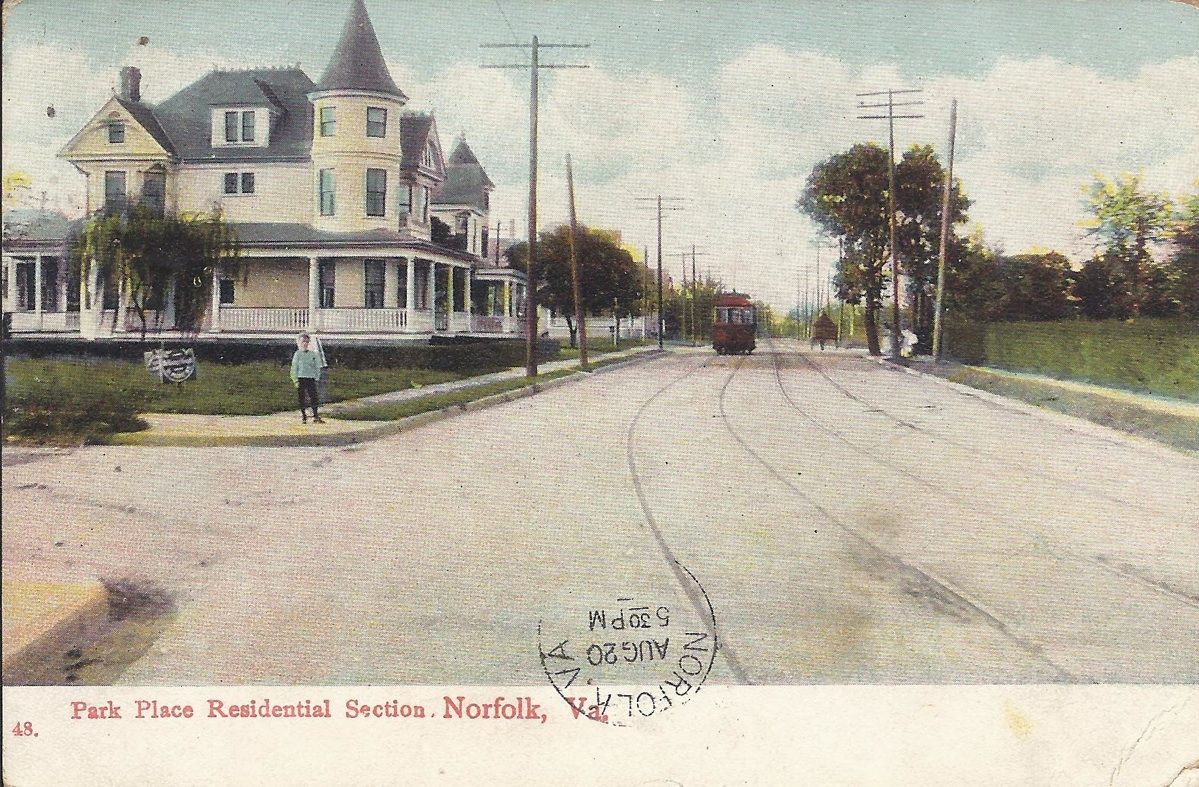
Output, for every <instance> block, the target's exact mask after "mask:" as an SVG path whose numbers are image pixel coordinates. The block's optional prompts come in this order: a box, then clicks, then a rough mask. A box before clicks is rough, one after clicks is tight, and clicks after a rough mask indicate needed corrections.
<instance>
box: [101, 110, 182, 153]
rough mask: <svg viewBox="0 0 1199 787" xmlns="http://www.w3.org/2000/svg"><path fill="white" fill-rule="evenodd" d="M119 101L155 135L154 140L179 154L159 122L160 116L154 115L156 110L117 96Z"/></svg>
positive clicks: (148, 131)
mask: <svg viewBox="0 0 1199 787" xmlns="http://www.w3.org/2000/svg"><path fill="white" fill-rule="evenodd" d="M116 100H117V103H118V104H120V105H121V106H122V107H123V108H124V110H125V111H126V112H128V113H129V114H130V115H132V116H133V119H134V120H136V121H137V122H138V123H140V124H141V125H142V128H144V129H145V130H146V133H148V134H149V135H150V136H152V137H154V141H155V142H157V143H158V144H159V145H162V149H163V150H165V151H166V152H167V153H170V154H171V155H172V156H177V155H179V153H178V151H176V150H175V146H174V145H172V144H171V139H170V137H168V136H167V133H166V131H165V130H164V129H163V127H162V124H161V123H159V122H158V118H157V117H156V116H155V115H154V110H153V109H151V108H150V107H148V106H146V105H145V104H143V103H141V102H137V101H128V100H126V99H123V98H121V97H120V96H116Z"/></svg>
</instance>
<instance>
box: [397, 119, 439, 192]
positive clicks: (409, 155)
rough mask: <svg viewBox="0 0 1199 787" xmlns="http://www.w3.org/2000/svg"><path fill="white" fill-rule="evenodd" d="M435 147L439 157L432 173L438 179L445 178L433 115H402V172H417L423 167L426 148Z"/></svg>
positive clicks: (434, 163)
mask: <svg viewBox="0 0 1199 787" xmlns="http://www.w3.org/2000/svg"><path fill="white" fill-rule="evenodd" d="M430 144H431V145H433V147H434V149H435V150H436V151H437V154H438V155H437V157H436V159H437V160H435V161H434V162H433V165H434V166H433V169H432V170H428V169H427V168H425V169H426V171H431V172H432V173H433V174H435V175H436V176H437V177H438V178H442V177H444V176H445V162H444V161H442V160H441V144H440V143H439V142H438V140H437V123H436V121H434V120H433V116H432V115H426V114H423V113H418V112H405V113H404V114H402V115H400V151H401V154H402V156H401V159H400V170H401V171H404V172H416V171H417V170H419V169H422V167H421V159H422V158H423V156H424V153H425V148H426V147H428V146H429V145H430Z"/></svg>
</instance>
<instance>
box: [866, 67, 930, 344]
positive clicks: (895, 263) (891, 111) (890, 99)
mask: <svg viewBox="0 0 1199 787" xmlns="http://www.w3.org/2000/svg"><path fill="white" fill-rule="evenodd" d="M920 92H923V91H921V90H920V89H919V88H916V89H912V90H879V91H876V92H873V93H858V94H857V96H858V98H859V99H861V98H865V97H867V96H886V97H887V103H885V104H867V103H865V102H863V101H860V100H859V101H858V109H873V108H876V107H886V108H887V114H885V115H858V120H885V121H887V133H888V139H889V140H890V146H889V150H890V157H889V159H888V162H889V166H888V167H887V184H888V185H887V197H888V202H889V203H890V210H889V212H890V214H891V220H890V224H891V290H892V299H893V302H892V304H891V357H892V358H893V359H895V360H899V356H900V347H901V345H902V339H903V336H902V333H901V330H900V324H899V257H898V255H897V253H896V248H895V247H896V241H895V236H896V226H895V221H896V220H895V121H896V120H912V119H916V118H922V117H924V115H896V114H895V107H908V106H915V105H917V104H923V103H924V102H923V101H904V102H900V103H896V102H895V96H897V95H899V94H901V93H920Z"/></svg>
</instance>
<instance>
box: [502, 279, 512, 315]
mask: <svg viewBox="0 0 1199 787" xmlns="http://www.w3.org/2000/svg"><path fill="white" fill-rule="evenodd" d="M504 316H505V317H511V316H512V288H511V285H510V284H509V283H508V280H507V279H505V280H504Z"/></svg>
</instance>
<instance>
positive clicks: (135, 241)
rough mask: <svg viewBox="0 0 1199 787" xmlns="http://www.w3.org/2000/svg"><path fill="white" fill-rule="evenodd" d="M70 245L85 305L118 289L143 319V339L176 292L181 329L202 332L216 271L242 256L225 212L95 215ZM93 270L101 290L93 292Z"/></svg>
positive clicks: (143, 210) (139, 209)
mask: <svg viewBox="0 0 1199 787" xmlns="http://www.w3.org/2000/svg"><path fill="white" fill-rule="evenodd" d="M69 246H70V256H71V264H72V265H73V266H74V268H75V271H76V273H77V274H78V276H79V280H80V281H81V282H83V283H84V288H85V291H84V298H85V300H86V301H88V302H90V301H91V299H92V298H99V297H101V293H102V292H103V289H104V287H106V286H109V285H110V284H111V286H115V287H116V289H117V292H118V293H122V292H123V293H124V294H126V295H127V296H128V299H129V303H130V305H132V306H133V309H134V311H135V312H136V313H137V315H138V318H139V319H140V320H141V334H142V339H143V340H144V339H145V337H146V330H147V328H148V318H149V313H150V312H151V311H154V310H155V309H157V308H159V307H160V306H161V305H162V304H165V303H166V302H167V299H168V297H169V296H170V294H171V292H172V290H173V293H174V297H175V324H176V326H177V327H178V328H179V329H180V330H183V331H196V330H198V328H199V324H200V319H201V317H202V316H203V314H204V312H205V310H206V307H207V306H208V304H209V303H210V297H211V290H210V288H211V286H212V284H211V283H212V274H213V272H214V271H215V270H217V269H218V268H221V267H224V266H226V265H229V264H230V263H232V262H233V261H234V260H236V259H237V257H238V256H239V250H238V244H237V239H236V237H235V236H234V233H233V231H232V230H231V229H230V228H229V226H228V225H227V224H226V223H225V221H224V218H223V217H222V216H221V214H220V213H213V214H210V215H199V214H179V215H174V216H165V217H161V216H158V215H157V214H156V213H155V212H153V211H151V210H149V209H147V208H145V207H143V206H141V205H137V206H134V207H133V208H131V209H129V210H128V211H127V212H125V213H111V214H97V215H96V216H93V217H92V218H91V219H90V220H89V221H88V222H87V223H86V224H85V225H84V226H83V228H82V230H81V231H80V232H79V234H78V235H77V236H76V237H75V238H73V239H71V241H70V243H69ZM93 266H94V271H95V273H96V274H97V278H98V280H99V281H100V282H101V284H100V290H101V291H100V292H96V293H88V292H87V287H88V284H89V280H90V278H91V277H90V276H89V275H88V273H90V272H92V270H93ZM116 318H117V319H119V318H120V315H117V317H116Z"/></svg>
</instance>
